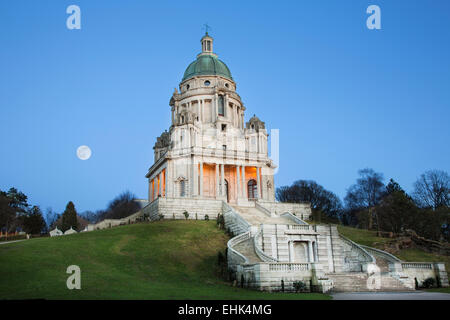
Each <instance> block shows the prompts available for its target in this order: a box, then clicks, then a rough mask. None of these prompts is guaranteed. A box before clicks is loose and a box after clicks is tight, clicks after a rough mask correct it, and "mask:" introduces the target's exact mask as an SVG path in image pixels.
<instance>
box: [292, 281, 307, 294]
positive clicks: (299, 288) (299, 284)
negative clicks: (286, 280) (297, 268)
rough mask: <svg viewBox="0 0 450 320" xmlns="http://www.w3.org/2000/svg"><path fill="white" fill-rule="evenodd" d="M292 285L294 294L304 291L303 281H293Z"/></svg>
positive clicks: (304, 284)
mask: <svg viewBox="0 0 450 320" xmlns="http://www.w3.org/2000/svg"><path fill="white" fill-rule="evenodd" d="M292 285H293V286H294V289H295V292H302V291H304V290H305V289H306V283H304V282H303V281H294V282H293V283H292Z"/></svg>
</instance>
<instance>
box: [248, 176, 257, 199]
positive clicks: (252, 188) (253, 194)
mask: <svg viewBox="0 0 450 320" xmlns="http://www.w3.org/2000/svg"><path fill="white" fill-rule="evenodd" d="M247 191H248V198H249V199H256V198H258V185H257V184H256V181H255V180H254V179H252V180H250V181H249V182H248V184H247Z"/></svg>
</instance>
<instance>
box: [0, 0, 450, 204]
mask: <svg viewBox="0 0 450 320" xmlns="http://www.w3.org/2000/svg"><path fill="white" fill-rule="evenodd" d="M71 4H76V5H78V6H80V8H81V30H68V29H67V28H66V19H67V17H68V14H66V8H67V7H68V6H69V5H71ZM371 4H376V5H378V6H380V8H381V27H382V29H381V30H368V29H367V27H366V19H367V17H368V16H369V15H368V14H366V8H367V7H368V6H369V5H371ZM449 21H450V2H449V1H379V0H372V1H276V2H274V1H261V0H260V1H242V0H241V1H227V2H226V3H224V2H217V1H158V2H156V1H144V0H142V1H136V0H129V1H101V0H96V1H92V0H89V1H80V0H71V1H63V0H58V1H56V0H53V1H22V0H15V1H2V2H1V3H0V41H1V45H0V48H1V49H0V70H1V72H0V135H1V156H0V189H2V190H5V189H8V188H9V187H11V186H15V187H17V188H19V189H20V190H22V191H23V192H25V193H26V194H27V195H28V196H29V199H30V203H32V204H37V205H40V206H41V207H42V208H43V209H45V208H47V207H52V208H53V209H54V210H56V211H62V210H64V207H65V205H66V203H67V202H68V201H69V200H71V201H73V202H74V203H75V206H76V208H77V209H78V210H79V211H84V210H97V209H101V208H104V207H105V206H106V204H107V203H108V201H109V200H111V199H112V198H113V197H114V196H116V195H117V194H119V193H120V192H122V191H124V190H126V189H129V190H130V191H132V192H134V193H135V194H136V195H137V196H138V197H140V198H146V197H147V181H146V179H145V177H144V175H145V173H146V172H147V169H148V168H149V167H150V165H151V164H152V162H153V150H152V147H153V144H154V142H155V139H156V137H157V136H159V135H160V133H161V132H162V131H164V130H165V129H168V127H169V126H170V108H169V105H168V103H169V99H170V96H171V94H172V92H173V90H174V87H177V86H178V84H179V81H180V80H181V78H182V75H183V73H184V70H185V68H186V67H187V66H188V64H189V63H190V62H192V61H193V60H194V59H195V56H196V54H197V53H198V52H199V51H200V42H199V40H200V38H201V36H202V34H203V31H202V25H203V24H204V23H208V24H209V25H211V27H212V31H211V32H210V34H211V35H212V36H213V37H214V38H215V43H214V51H215V52H217V53H218V54H219V58H220V59H222V60H223V61H224V62H225V63H226V64H227V65H228V67H229V68H230V70H231V72H232V75H233V78H234V79H235V81H236V82H237V90H238V93H239V94H240V95H241V97H242V99H243V101H244V104H245V106H246V108H247V111H246V112H247V114H246V120H248V119H249V118H250V117H251V116H252V115H253V114H256V115H257V116H259V117H260V118H261V119H262V120H263V121H265V122H266V126H267V127H268V128H269V130H270V129H279V130H280V170H279V172H278V174H277V175H276V177H275V179H276V180H275V182H276V185H277V186H281V185H287V184H291V183H292V182H293V181H295V180H297V179H313V180H316V181H317V182H318V183H320V184H322V185H323V186H324V187H325V188H327V189H329V190H331V191H333V192H335V193H336V194H337V195H339V196H340V197H343V196H344V195H345V192H346V189H347V188H348V187H349V186H350V185H351V184H352V183H354V181H355V179H356V178H357V170H358V169H361V168H365V167H371V168H373V169H375V170H376V171H378V172H382V173H383V174H384V176H385V178H386V180H388V179H389V178H394V179H395V180H396V181H398V182H399V183H400V185H402V186H403V187H404V188H405V189H406V190H407V191H411V189H412V184H413V182H414V181H415V180H416V179H417V177H418V176H419V175H420V174H421V173H423V172H424V171H426V170H429V169H440V170H445V171H447V172H449V171H450V161H449V158H450V147H449V140H450V139H449V138H450V127H449V119H450V90H449V88H450V59H449V58H450V28H449V25H448V23H449ZM80 145H88V146H89V147H90V148H91V149H92V157H91V158H90V159H89V160H87V161H81V160H79V159H78V158H77V157H76V149H77V147H78V146H80Z"/></svg>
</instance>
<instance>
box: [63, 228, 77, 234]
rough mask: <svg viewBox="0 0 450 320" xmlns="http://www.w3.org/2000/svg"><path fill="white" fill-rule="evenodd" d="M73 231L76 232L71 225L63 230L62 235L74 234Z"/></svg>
mask: <svg viewBox="0 0 450 320" xmlns="http://www.w3.org/2000/svg"><path fill="white" fill-rule="evenodd" d="M74 233H78V232H76V231H75V230H73V228H72V227H70V229H68V230H66V231H65V232H64V235H68V234H74Z"/></svg>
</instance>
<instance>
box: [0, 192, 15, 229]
mask: <svg viewBox="0 0 450 320" xmlns="http://www.w3.org/2000/svg"><path fill="white" fill-rule="evenodd" d="M10 203H11V199H10V198H8V197H7V196H6V192H3V191H0V228H1V229H5V231H9V227H10V226H11V223H12V222H13V221H14V219H15V217H16V210H15V209H14V208H13V207H11V205H10Z"/></svg>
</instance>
